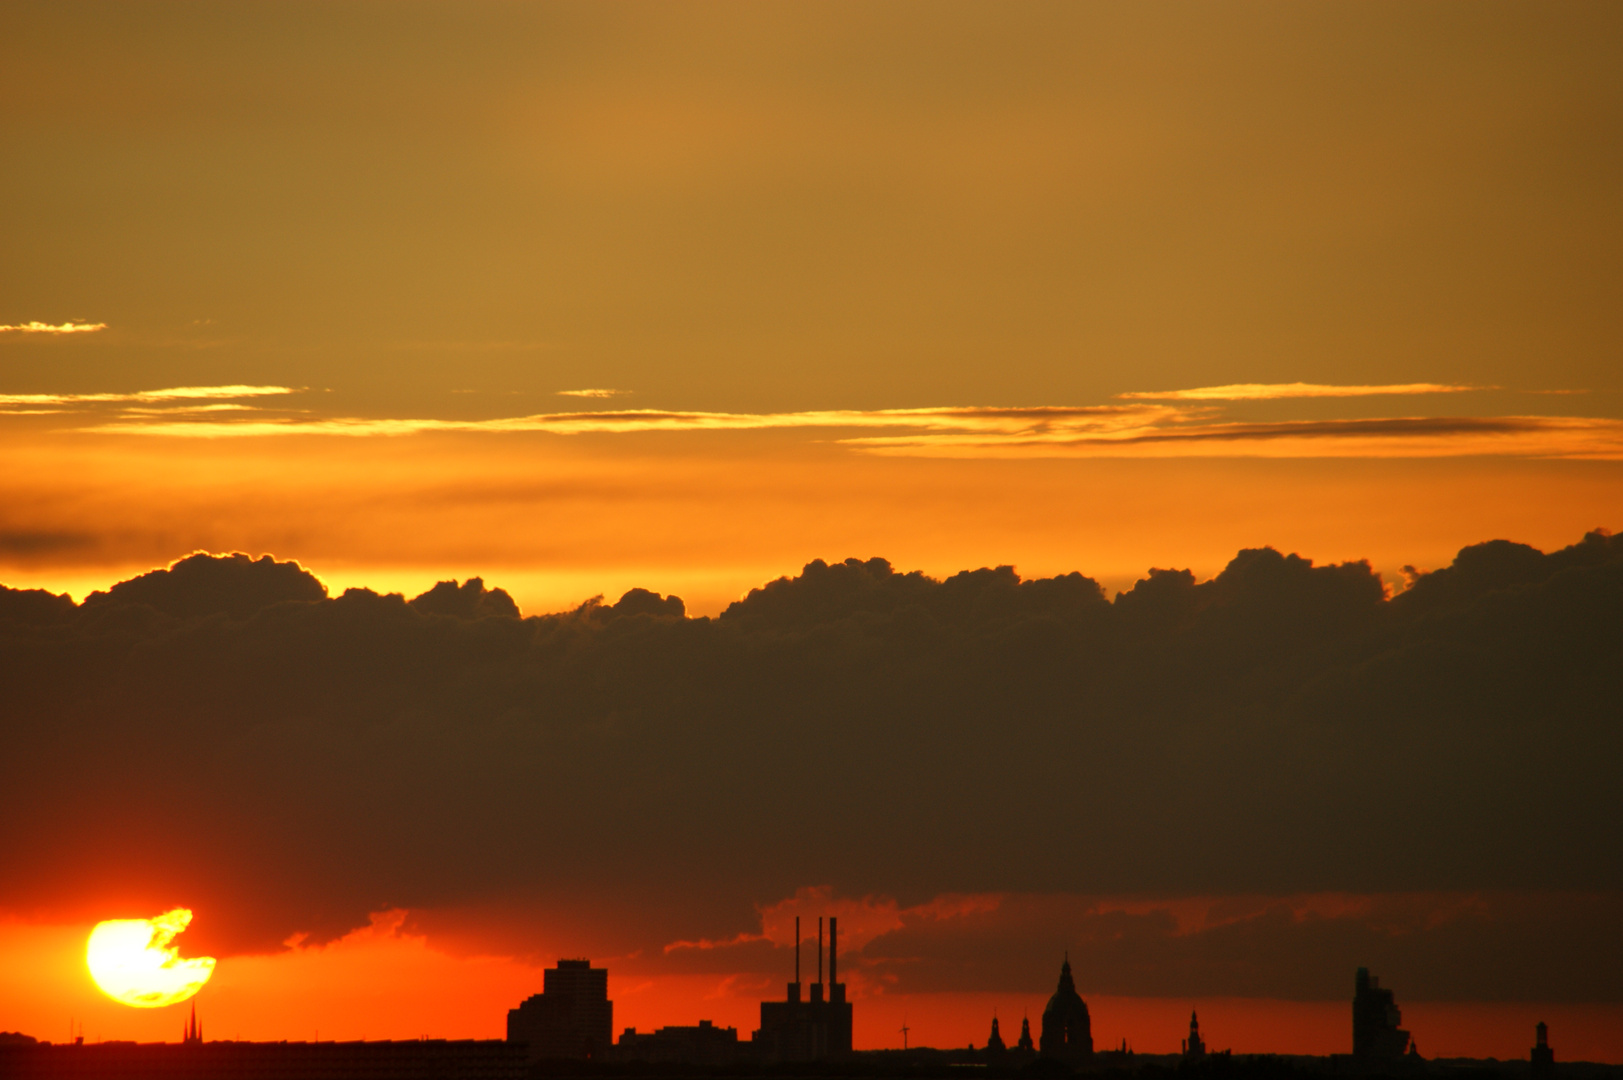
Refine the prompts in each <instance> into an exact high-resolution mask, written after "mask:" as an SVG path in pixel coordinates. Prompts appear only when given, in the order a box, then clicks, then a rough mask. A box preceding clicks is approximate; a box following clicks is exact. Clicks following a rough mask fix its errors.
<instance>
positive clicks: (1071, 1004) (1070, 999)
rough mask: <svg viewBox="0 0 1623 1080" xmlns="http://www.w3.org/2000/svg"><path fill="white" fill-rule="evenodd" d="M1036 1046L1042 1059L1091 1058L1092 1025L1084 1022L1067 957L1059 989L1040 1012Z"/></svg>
mask: <svg viewBox="0 0 1623 1080" xmlns="http://www.w3.org/2000/svg"><path fill="white" fill-rule="evenodd" d="M1038 1046H1039V1047H1040V1048H1041V1050H1042V1055H1043V1057H1046V1058H1056V1059H1058V1060H1060V1061H1080V1060H1082V1059H1084V1058H1089V1057H1092V1056H1093V1024H1092V1022H1091V1021H1090V1020H1089V1019H1088V1006H1087V1003H1086V1002H1084V1001H1083V1000H1082V995H1081V994H1078V993H1077V992H1076V981H1075V980H1074V979H1072V978H1071V958H1070V956H1069V955H1068V954H1067V955H1066V957H1065V963H1064V964H1063V965H1062V966H1061V967H1060V969H1059V986H1058V988H1057V989H1055V991H1054V996H1053V997H1051V998H1049V999H1048V1007H1047V1008H1045V1009H1044V1010H1043V1034H1042V1040H1041V1041H1040V1042H1039V1043H1038Z"/></svg>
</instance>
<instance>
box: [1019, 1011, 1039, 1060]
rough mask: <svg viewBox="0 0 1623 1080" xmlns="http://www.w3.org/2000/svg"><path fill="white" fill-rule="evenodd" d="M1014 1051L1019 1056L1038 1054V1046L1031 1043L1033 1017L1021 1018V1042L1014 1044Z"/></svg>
mask: <svg viewBox="0 0 1623 1080" xmlns="http://www.w3.org/2000/svg"><path fill="white" fill-rule="evenodd" d="M1014 1050H1015V1053H1017V1054H1028V1055H1029V1054H1035V1053H1036V1052H1037V1047H1036V1045H1035V1044H1033V1043H1032V1041H1031V1017H1029V1016H1022V1017H1021V1018H1020V1041H1019V1042H1017V1043H1015V1044H1014Z"/></svg>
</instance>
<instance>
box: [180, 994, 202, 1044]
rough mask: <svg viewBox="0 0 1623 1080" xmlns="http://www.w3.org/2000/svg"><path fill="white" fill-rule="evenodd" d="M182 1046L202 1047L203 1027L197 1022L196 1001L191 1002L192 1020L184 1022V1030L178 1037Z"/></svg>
mask: <svg viewBox="0 0 1623 1080" xmlns="http://www.w3.org/2000/svg"><path fill="white" fill-rule="evenodd" d="M180 1043H181V1045H182V1046H202V1045H203V1025H202V1024H199V1023H198V1022H197V1001H196V999H193V1001H192V1018H191V1019H190V1020H188V1021H186V1028H185V1030H184V1032H182V1034H181V1037H180Z"/></svg>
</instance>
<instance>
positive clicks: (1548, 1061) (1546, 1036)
mask: <svg viewBox="0 0 1623 1080" xmlns="http://www.w3.org/2000/svg"><path fill="white" fill-rule="evenodd" d="M1532 1058H1533V1073H1534V1074H1535V1075H1537V1076H1547V1075H1549V1074H1550V1073H1551V1072H1554V1071H1555V1051H1554V1050H1552V1049H1550V1029H1549V1027H1548V1026H1547V1025H1546V1024H1545V1023H1544V1021H1542V1020H1540V1021H1539V1022H1538V1026H1537V1027H1535V1028H1534V1029H1533V1054H1532Z"/></svg>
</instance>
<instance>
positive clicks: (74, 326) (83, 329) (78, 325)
mask: <svg viewBox="0 0 1623 1080" xmlns="http://www.w3.org/2000/svg"><path fill="white" fill-rule="evenodd" d="M105 329H107V324H106V323H104V322H98V323H88V322H65V323H57V324H55V325H52V324H51V323H43V322H25V323H10V324H8V325H5V326H0V334H94V333H95V332H96V331H97V330H105Z"/></svg>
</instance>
